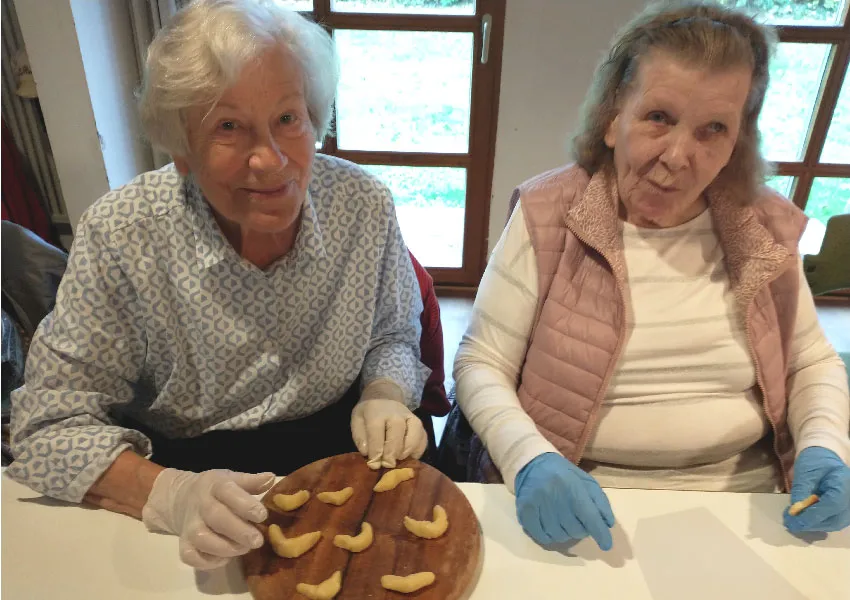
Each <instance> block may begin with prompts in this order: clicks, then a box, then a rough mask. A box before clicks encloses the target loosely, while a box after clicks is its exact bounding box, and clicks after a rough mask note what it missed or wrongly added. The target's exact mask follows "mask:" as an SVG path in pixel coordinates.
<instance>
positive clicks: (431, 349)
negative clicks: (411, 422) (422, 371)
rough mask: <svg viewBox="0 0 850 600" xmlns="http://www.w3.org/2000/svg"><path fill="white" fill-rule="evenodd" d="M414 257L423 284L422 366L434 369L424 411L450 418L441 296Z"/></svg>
mask: <svg viewBox="0 0 850 600" xmlns="http://www.w3.org/2000/svg"><path fill="white" fill-rule="evenodd" d="M408 252H409V254H410V260H411V262H413V270H414V271H416V279H418V280H419V290H420V291H421V293H422V305H423V307H424V308H423V310H422V316H421V317H420V322H421V323H422V337H421V338H420V340H419V350H420V352H421V354H422V359H421V360H422V363H423V364H424V365H425V366H426V367H428V368H429V369H431V376H430V377H428V381H426V382H425V389H424V390H423V392H422V405H421V408H422V409H423V410H424V412H426V413H428V414H429V415H432V416H435V417H442V416H444V415H447V414H449V410H450V409H451V404H449V401H448V399H447V398H446V388H445V386H444V385H443V382H444V380H445V377H446V374H445V370H444V367H443V326H442V324H441V323H440V304H439V302H437V294H436V293H435V292H434V280H433V279H432V278H431V276H430V275H429V274H428V271H426V270H425V267H423V266H422V265H420V264H419V261H417V260H416V258H415V257H414V256H413V253H412V252H410V251H408Z"/></svg>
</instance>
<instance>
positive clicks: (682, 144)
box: [659, 131, 694, 171]
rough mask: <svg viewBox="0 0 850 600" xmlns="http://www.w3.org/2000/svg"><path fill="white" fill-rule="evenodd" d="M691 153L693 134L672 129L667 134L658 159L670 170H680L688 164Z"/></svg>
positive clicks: (692, 149)
mask: <svg viewBox="0 0 850 600" xmlns="http://www.w3.org/2000/svg"><path fill="white" fill-rule="evenodd" d="M693 153H694V138H693V136H692V135H690V134H689V133H687V132H685V131H674V132H672V133H671V134H670V135H669V137H668V139H667V146H666V148H665V149H664V152H663V153H662V154H661V157H660V159H659V160H661V162H662V163H664V165H665V166H666V167H667V168H668V169H670V170H671V171H681V170H682V169H684V168H685V167H687V166H688V165H689V164H690V162H691V158H692V157H693Z"/></svg>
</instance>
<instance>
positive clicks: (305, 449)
mask: <svg viewBox="0 0 850 600" xmlns="http://www.w3.org/2000/svg"><path fill="white" fill-rule="evenodd" d="M359 397H360V381H359V380H358V381H356V382H355V383H354V385H352V386H351V388H349V390H348V391H347V392H346V393H345V394H344V395H343V396H342V398H340V399H339V400H338V401H337V402H335V403H334V404H331V405H330V406H328V407H326V408H324V409H322V410H320V411H319V412H317V413H314V414H312V415H310V416H307V417H304V418H301V419H296V420H293V421H279V422H276V423H267V424H265V425H261V426H260V427H259V428H257V429H250V430H238V431H211V432H208V433H204V434H202V435H200V436H198V437H194V438H176V439H170V438H167V437H165V436H163V435H162V434H160V433H157V432H155V431H153V430H151V429H150V428H149V427H145V426H142V425H141V424H139V423H135V422H134V423H130V424H128V425H129V426H130V427H132V428H133V429H137V430H138V431H141V432H142V433H144V434H145V435H147V436H148V437H149V438H150V440H151V444H152V445H153V456H152V457H151V460H152V461H153V462H155V463H157V464H159V465H162V466H163V467H173V468H176V469H183V470H186V471H195V472H200V471H206V470H209V469H231V470H233V471H243V472H245V473H261V472H266V471H269V472H272V473H275V474H276V475H287V474H289V473H292V472H293V471H295V470H297V469H299V468H300V467H303V466H305V465H308V464H310V463H312V462H314V461H317V460H319V459H322V458H327V457H329V456H334V455H336V454H345V453H346V452H356V451H357V448H356V446H355V445H354V441H353V440H352V438H351V411H352V410H353V409H354V406H355V404H357V400H358V399H359ZM417 415H418V416H419V417H420V419H422V420H423V423H424V424H425V428H426V431H428V433H429V442H431V443H433V428H432V427H431V418H430V417H429V416H427V415H421V414H419V411H417ZM430 445H431V444H429V451H430ZM429 455H430V452H427V453H426V456H424V457H423V460H428V456H429Z"/></svg>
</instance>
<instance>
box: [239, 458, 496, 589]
mask: <svg viewBox="0 0 850 600" xmlns="http://www.w3.org/2000/svg"><path fill="white" fill-rule="evenodd" d="M403 467H411V468H413V470H414V471H415V472H416V477H414V478H413V479H411V480H409V481H404V482H402V483H400V484H399V485H398V487H396V488H395V489H394V490H390V491H388V492H380V493H377V492H373V491H372V488H373V487H374V486H375V483H377V481H378V479H380V477H381V475H383V474H384V473H385V472H386V471H387V469H381V470H379V471H372V470H371V469H369V467H367V466H366V461H365V459H364V458H363V457H362V456H361V455H360V454H357V453H351V454H341V455H338V456H332V457H330V458H326V459H323V460H319V461H316V462H314V463H312V464H309V465H307V466H306V467H302V468H301V469H298V470H297V471H295V472H294V473H292V474H291V475H289V476H287V477H286V478H284V479H282V480H281V481H280V482H278V484H277V485H275V486H274V487H273V488H272V489H271V490H269V492H268V493H266V495H265V496H264V497H263V504H265V506H266V507H267V508H268V509H269V518H268V519H267V520H266V522H265V524H264V525H265V527H263V526H261V528H262V529H263V531H264V532H265V530H266V528H267V527H268V526H269V525H271V524H272V523H276V524H277V525H279V526H280V528H281V529H282V530H283V534H284V535H285V536H286V537H294V536H298V535H301V534H304V533H309V532H311V531H321V532H322V539H321V540H319V543H318V544H316V546H314V547H313V548H312V549H311V550H309V551H308V552H307V553H305V554H302V555H301V556H300V557H298V558H280V557H279V556H277V555H276V554H275V553H274V551H273V550H272V548H271V546H270V545H269V543H268V540H267V541H266V543H265V545H263V546H262V547H261V548H259V549H257V550H254V551H252V552H250V553H248V554H246V555H245V556H243V557H242V566H243V569H244V572H245V577H246V578H247V580H248V587H249V588H250V590H251V594H252V595H253V596H254V598H255V599H256V600H284V599H289V598H292V599H294V600H298V599H302V598H304V596H302V595H301V594H299V593H297V592H296V591H295V586H296V584H298V583H310V584H316V583H320V582H322V581H324V580H325V579H327V578H328V577H330V576H331V575H332V574H333V573H334V571H337V570H339V571H342V589H341V590H340V592H339V594H337V596H336V598H335V600H366V599H369V600H372V599H375V600H400V599H402V598H406V597H407V598H416V599H417V600H464V599H466V598H468V597H469V595H470V594H471V593H472V589H473V587H474V586H475V582H476V581H477V579H478V576H479V574H480V571H481V564H482V548H481V528H480V526H479V524H478V519H477V517H476V516H475V513H474V512H473V511H472V507H471V506H470V505H469V501H468V500H467V499H466V497H465V496H464V495H463V493H462V492H461V491H460V489H459V488H458V487H457V486H456V485H455V484H454V483H453V482H452V481H451V480H450V479H449V478H448V477H446V476H445V475H443V474H442V473H440V472H439V471H437V470H436V469H434V468H433V467H431V466H429V465H426V464H425V463H421V462H419V461H417V460H413V459H410V460H405V461H402V462H401V463H399V465H398V468H403ZM348 486H351V487H353V488H354V495H353V496H352V497H351V498H350V499H349V500H348V502H346V503H345V504H343V505H342V506H333V505H330V504H325V503H324V502H321V501H320V500H318V499H317V498H316V494H318V493H319V492H325V491H331V492H333V491H337V490H341V489H343V488H345V487H348ZM302 489H304V490H307V491H309V492H310V494H311V496H310V500H309V501H308V502H307V503H306V504H304V505H303V506H302V507H300V508H298V509H296V510H294V511H291V512H288V513H284V512H282V511H281V510H280V509H278V508H277V506H275V504H274V502H272V497H273V496H274V495H275V494H292V493H294V492H297V491H298V490H302ZM435 504H439V505H441V506H442V507H443V508H445V509H446V513H447V515H448V519H449V528H448V530H447V531H446V533H445V534H443V536H442V537H440V538H437V539H434V540H426V539H421V538H418V537H416V536H414V535H413V534H411V533H410V532H408V531H407V529H405V527H404V523H403V519H404V517H405V515H410V516H411V517H412V518H414V519H418V520H429V521H430V520H431V519H433V515H432V509H433V508H434V505H435ZM363 521H367V522H368V523H369V524H370V525H372V528H373V529H374V538H375V539H374V541H373V542H372V545H371V546H370V547H369V548H367V549H366V550H364V551H362V552H360V553H359V554H353V553H351V552H348V551H347V550H343V549H341V548H337V547H336V546H334V545H333V538H334V536H335V535H337V534H345V535H357V534H359V533H360V524H361V523H362V522H363ZM419 571H432V572H433V573H434V574H435V575H436V581H435V582H434V583H433V584H431V585H430V586H428V587H425V588H423V589H421V590H419V591H418V592H414V593H412V594H401V593H398V592H392V591H389V590H385V589H384V588H382V587H381V576H382V575H401V576H405V575H410V574H412V573H417V572H419Z"/></svg>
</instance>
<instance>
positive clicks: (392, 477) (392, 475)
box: [372, 467, 416, 492]
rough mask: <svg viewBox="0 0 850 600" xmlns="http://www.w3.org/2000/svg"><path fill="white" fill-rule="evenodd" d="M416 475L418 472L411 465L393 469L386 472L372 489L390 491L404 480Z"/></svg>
mask: <svg viewBox="0 0 850 600" xmlns="http://www.w3.org/2000/svg"><path fill="white" fill-rule="evenodd" d="M415 476H416V472H415V471H414V470H413V469H411V468H410V467H405V468H404V469H392V470H390V471H387V472H386V473H384V474H383V475H382V476H381V478H380V479H379V480H378V483H376V484H375V487H374V488H372V489H373V490H374V491H376V492H389V491H390V490H394V489H395V488H396V486H397V485H398V484H400V483H401V482H402V481H407V480H408V479H413V478H414V477H415Z"/></svg>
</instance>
